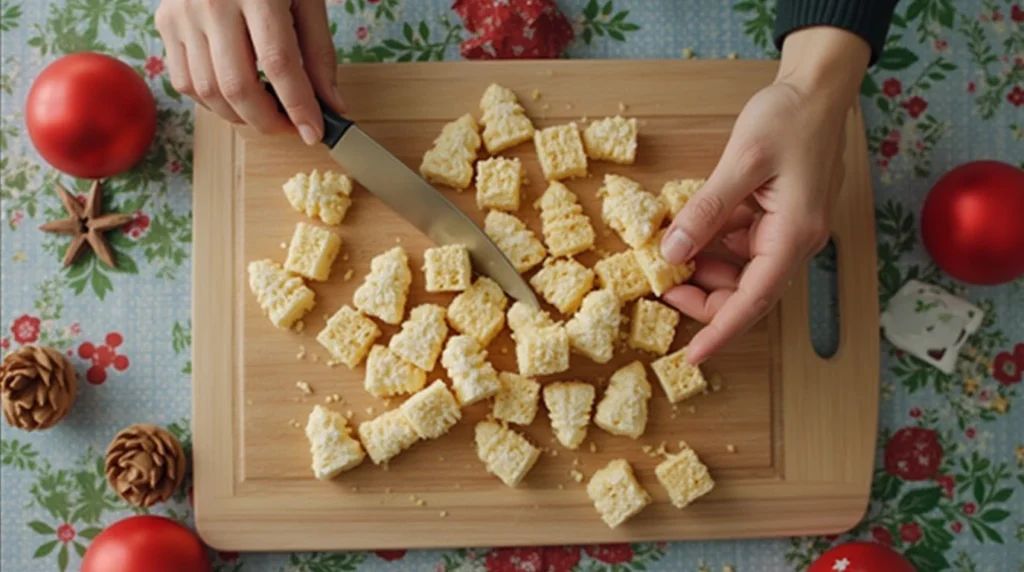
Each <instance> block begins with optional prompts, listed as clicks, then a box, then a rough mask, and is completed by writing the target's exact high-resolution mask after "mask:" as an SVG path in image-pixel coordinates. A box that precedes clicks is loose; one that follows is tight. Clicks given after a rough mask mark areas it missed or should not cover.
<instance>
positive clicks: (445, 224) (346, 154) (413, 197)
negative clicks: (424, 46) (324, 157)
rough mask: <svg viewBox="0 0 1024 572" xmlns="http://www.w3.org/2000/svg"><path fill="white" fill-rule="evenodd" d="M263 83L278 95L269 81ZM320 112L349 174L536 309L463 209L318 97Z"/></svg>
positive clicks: (325, 138) (513, 272) (332, 150)
mask: <svg viewBox="0 0 1024 572" xmlns="http://www.w3.org/2000/svg"><path fill="white" fill-rule="evenodd" d="M266 86H267V91H269V92H270V93H271V95H273V96H274V97H275V99H276V98H277V94H276V93H275V92H274V90H273V87H271V85H270V83H269V82H267V83H266ZM279 101H280V100H279ZM320 110H321V111H322V113H323V119H324V135H323V138H322V139H321V143H323V144H324V145H326V146H327V147H328V149H329V150H330V154H331V157H332V158H333V159H334V160H335V161H337V162H338V164H340V165H341V166H342V167H343V168H344V170H345V172H346V173H347V174H348V175H349V176H351V177H352V178H353V179H355V180H356V181H357V182H358V183H359V184H360V185H362V186H363V188H365V189H366V190H367V191H370V192H371V193H373V195H374V196H376V197H377V198H379V199H380V200H381V201H382V202H383V203H384V204H386V205H387V206H388V207H389V208H391V210H393V211H395V212H396V213H398V214H399V215H400V216H401V217H402V218H404V219H405V220H407V221H409V222H410V223H411V224H412V225H413V226H415V227H416V228H418V229H419V230H420V232H422V233H423V234H425V235H427V237H428V238H430V239H431V240H432V241H434V243H435V244H438V245H442V246H443V245H449V244H463V245H465V246H466V248H467V249H468V250H469V254H470V259H471V260H472V262H473V267H474V268H475V269H476V271H477V272H479V273H480V274H483V275H485V276H487V277H489V278H491V279H492V280H494V281H495V282H497V283H498V285H499V286H501V289H502V290H504V291H505V292H506V293H507V294H508V295H509V296H512V297H513V298H515V299H516V300H519V301H520V302H524V303H527V304H530V305H531V306H533V307H535V308H539V307H540V304H539V303H538V301H537V296H536V295H535V294H534V292H533V290H532V289H531V288H530V286H529V284H527V282H526V280H524V279H523V277H522V275H521V274H519V271H517V270H516V268H515V266H513V265H512V262H511V261H510V260H509V259H508V257H506V256H505V253H503V252H502V251H501V249H500V248H498V245H497V244H495V243H494V241H492V240H491V238H490V237H489V236H487V234H486V233H484V231H483V229H481V228H480V227H479V226H477V225H476V223H474V222H473V220H472V219H470V218H469V217H468V216H466V213H464V212H462V211H461V210H460V209H459V208H458V207H457V206H455V204H453V203H452V202H451V201H449V200H448V198H447V197H445V196H444V195H443V194H441V192H440V191H438V190H437V189H435V188H434V186H433V185H431V184H430V183H428V182H427V181H426V180H425V179H423V177H421V176H420V175H419V174H418V173H416V172H415V171H413V170H412V169H410V168H409V167H407V166H406V165H405V163H403V162H402V161H401V160H400V159H398V158H397V157H395V156H394V155H393V154H392V153H391V152H389V151H388V150H387V149H385V148H384V147H383V146H382V145H381V144H380V143H378V142H376V141H374V140H373V138H371V137H370V136H369V135H367V134H366V133H365V132H364V131H363V130H362V129H360V128H359V127H358V126H357V125H356V124H355V123H354V122H353V121H350V120H349V119H346V118H344V117H342V116H341V115H339V114H338V113H336V112H335V111H334V110H332V109H330V108H329V107H327V105H326V104H324V103H323V102H322V101H321V102H320Z"/></svg>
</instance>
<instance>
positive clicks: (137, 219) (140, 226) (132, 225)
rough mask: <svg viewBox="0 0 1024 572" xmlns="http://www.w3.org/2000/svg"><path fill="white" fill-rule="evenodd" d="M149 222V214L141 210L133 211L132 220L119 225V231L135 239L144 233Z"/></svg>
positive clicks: (147, 228)
mask: <svg viewBox="0 0 1024 572" xmlns="http://www.w3.org/2000/svg"><path fill="white" fill-rule="evenodd" d="M150 222H151V221H150V219H149V215H147V214H146V213H144V212H142V211H135V213H134V214H133V215H132V220H130V221H128V222H127V223H125V225H124V226H122V227H121V232H123V233H125V234H127V235H128V236H130V237H131V238H133V239H135V240H138V239H139V238H141V237H142V235H143V234H145V233H146V231H147V230H149V223H150Z"/></svg>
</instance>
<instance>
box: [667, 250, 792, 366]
mask: <svg viewBox="0 0 1024 572" xmlns="http://www.w3.org/2000/svg"><path fill="white" fill-rule="evenodd" d="M799 262H800V258H799V251H798V250H797V249H796V248H791V249H787V250H786V251H785V252H776V253H775V255H774V256H770V255H760V256H755V257H754V258H753V259H751V260H750V263H749V264H747V267H746V268H745V269H744V271H743V275H742V276H740V280H739V283H738V284H737V285H736V290H735V291H734V292H733V293H732V294H731V295H730V296H729V297H728V299H726V300H725V302H724V303H723V304H722V307H721V308H719V309H718V312H716V313H715V315H714V317H713V318H712V319H711V322H709V323H708V325H707V326H705V327H704V328H702V329H701V330H700V331H699V332H697V335H695V336H694V337H693V339H692V340H690V344H689V346H688V349H687V352H686V355H687V360H688V361H689V362H690V363H692V364H699V363H701V362H702V361H704V360H706V359H707V358H708V356H710V355H711V354H713V353H714V352H716V351H718V350H719V349H720V348H721V347H722V346H723V345H725V344H726V342H728V341H729V340H731V339H732V338H734V337H735V336H738V335H739V334H741V333H743V332H744V331H746V330H747V329H748V328H749V327H750V326H752V325H754V323H756V322H757V321H758V320H759V319H761V317H762V316H764V315H765V314H766V313H768V311H769V310H770V309H771V308H772V306H774V305H775V303H776V302H777V301H778V300H779V298H781V297H782V292H783V290H784V289H785V287H786V283H787V282H788V280H789V275H790V274H791V273H792V272H793V269H794V268H797V264H798V263H799Z"/></svg>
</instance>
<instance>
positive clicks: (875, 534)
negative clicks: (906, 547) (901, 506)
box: [871, 526, 892, 546]
mask: <svg viewBox="0 0 1024 572" xmlns="http://www.w3.org/2000/svg"><path fill="white" fill-rule="evenodd" d="M871 538H873V539H874V540H875V542H877V543H879V544H881V545H883V546H892V533H891V532H889V529H888V528H886V527H884V526H876V527H874V528H872V529H871Z"/></svg>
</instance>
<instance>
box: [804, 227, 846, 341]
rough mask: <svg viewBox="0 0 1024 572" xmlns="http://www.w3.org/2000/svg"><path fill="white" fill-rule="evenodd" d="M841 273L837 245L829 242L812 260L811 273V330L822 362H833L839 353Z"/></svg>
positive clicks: (808, 275) (808, 297)
mask: <svg viewBox="0 0 1024 572" xmlns="http://www.w3.org/2000/svg"><path fill="white" fill-rule="evenodd" d="M838 270H839V255H838V252H837V250H836V244H835V242H834V241H833V240H832V239H829V241H828V244H827V245H825V248H823V249H822V250H821V252H819V253H818V255H817V256H815V257H814V258H813V259H811V263H810V268H809V269H808V272H807V281H808V285H807V287H808V296H807V304H808V306H809V308H808V312H807V315H808V321H809V323H808V324H807V326H808V327H809V328H810V335H811V346H812V347H813V348H814V353H816V354H818V356H820V357H821V358H822V359H828V358H831V357H832V356H834V355H835V353H836V350H838V349H839V287H838V281H837V279H836V276H837V274H838Z"/></svg>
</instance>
